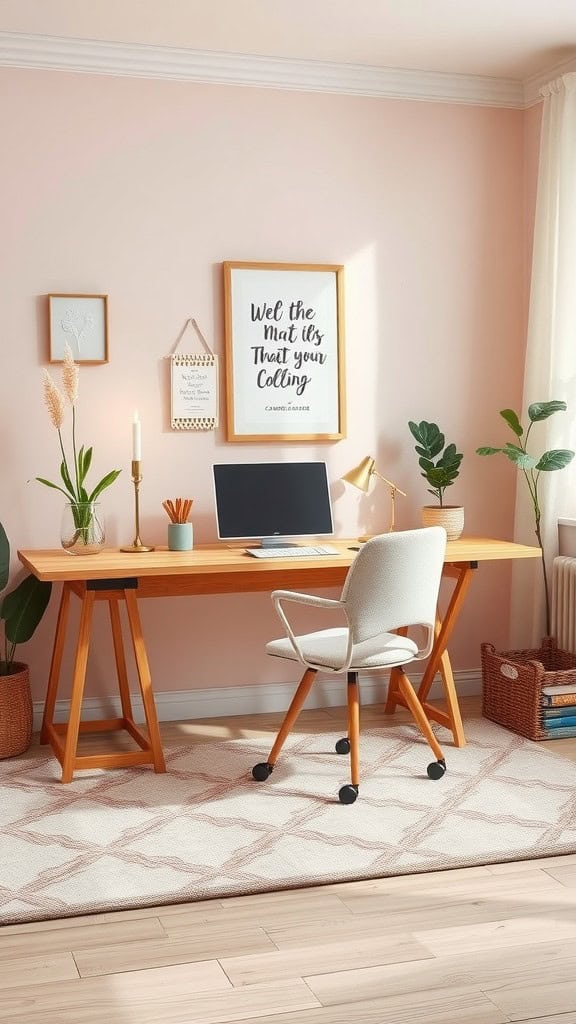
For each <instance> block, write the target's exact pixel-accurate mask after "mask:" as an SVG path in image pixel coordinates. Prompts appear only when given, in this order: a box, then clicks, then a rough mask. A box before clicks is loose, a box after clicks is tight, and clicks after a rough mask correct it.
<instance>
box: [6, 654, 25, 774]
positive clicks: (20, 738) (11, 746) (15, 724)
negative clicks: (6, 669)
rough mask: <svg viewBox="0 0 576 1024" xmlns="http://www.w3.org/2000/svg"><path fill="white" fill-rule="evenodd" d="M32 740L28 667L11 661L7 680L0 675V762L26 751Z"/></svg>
mask: <svg viewBox="0 0 576 1024" xmlns="http://www.w3.org/2000/svg"><path fill="white" fill-rule="evenodd" d="M31 739H32V695H31V693H30V677H29V674H28V666H27V665H23V664H22V662H19V661H14V662H13V663H12V671H11V674H10V675H9V676H2V675H0V758H4V757H15V756H16V755H17V754H23V753H24V751H25V750H28V747H29V746H30V741H31Z"/></svg>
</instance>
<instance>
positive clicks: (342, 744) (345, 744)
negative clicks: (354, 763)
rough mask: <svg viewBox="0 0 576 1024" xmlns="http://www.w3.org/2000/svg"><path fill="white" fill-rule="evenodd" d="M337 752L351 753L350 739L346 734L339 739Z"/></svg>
mask: <svg viewBox="0 0 576 1024" xmlns="http://www.w3.org/2000/svg"><path fill="white" fill-rule="evenodd" d="M336 753H337V754H349V753H350V740H349V739H348V737H347V736H344V737H343V739H341V740H338V742H337V743H336Z"/></svg>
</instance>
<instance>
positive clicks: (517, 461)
mask: <svg viewBox="0 0 576 1024" xmlns="http://www.w3.org/2000/svg"><path fill="white" fill-rule="evenodd" d="M565 411H566V402H559V401H551V402H533V403H532V405H529V406H528V419H529V420H530V425H529V426H528V429H527V430H526V432H524V427H523V426H522V424H521V422H520V417H519V416H518V413H516V412H514V410H513V409H501V410H500V415H501V417H502V419H503V420H505V422H506V423H507V424H508V426H509V427H510V429H511V431H512V433H513V434H514V435H515V437H516V439H517V440H516V443H512V442H510V441H508V442H507V443H506V444H505V445H504V447H503V448H493V447H491V446H484V447H482V448H477V449H476V454H477V455H497V454H498V453H501V454H502V455H505V456H506V458H508V459H510V462H513V463H514V465H515V466H517V467H518V469H520V470H521V471H522V473H523V475H524V479H525V480H526V484H527V485H528V490H529V492H530V498H531V500H532V507H533V510H534V532H535V533H536V539H537V541H538V545H539V547H540V550H541V552H542V573H543V576H544V595H545V601H546V632H547V633H548V634H549V633H550V596H549V591H548V576H547V572H546V559H545V556H544V545H543V543H542V532H541V526H540V523H541V519H542V511H541V508H540V495H539V491H538V487H539V484H540V475H541V474H542V473H552V472H553V471H554V470H557V469H564V467H565V466H567V465H568V463H570V462H572V459H573V458H574V452H573V451H571V450H570V449H569V448H554V449H551V450H550V451H547V452H544V453H543V454H542V455H531V454H530V453H529V452H528V439H529V437H530V432H531V430H532V427H533V426H534V424H535V423H540V422H541V421H542V420H547V419H548V417H549V416H552V415H553V414H554V413H556V412H565Z"/></svg>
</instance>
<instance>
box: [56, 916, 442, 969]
mask: <svg viewBox="0 0 576 1024" xmlns="http://www.w3.org/2000/svg"><path fill="white" fill-rule="evenodd" d="M73 938H74V936H71V939H73ZM419 948H422V947H419ZM267 950H271V951H273V952H275V951H276V947H275V946H274V944H273V942H272V940H271V939H269V938H268V936H267V935H266V933H265V932H264V931H263V930H262V929H261V928H251V927H243V926H242V925H235V924H228V925H227V924H226V922H225V921H224V920H223V921H222V924H221V925H218V926H217V927H214V925H213V924H212V923H208V924H204V923H198V924H196V925H192V924H189V925H188V928H187V930H186V935H185V937H184V938H181V939H171V938H170V937H169V936H167V935H166V936H165V937H164V938H163V939H146V940H144V941H142V942H140V941H135V942H130V943H122V944H121V945H109V946H98V947H97V948H92V949H82V948H81V947H77V946H76V945H74V947H73V953H74V958H75V960H76V964H77V966H78V971H79V972H80V975H81V977H83V978H88V977H92V976H95V975H98V974H116V973H118V972H119V971H139V970H143V969H147V968H152V967H167V966H169V965H170V964H183V963H194V962H197V961H201V960H217V959H220V958H222V957H229V956H231V955H233V954H238V953H240V952H241V951H242V952H243V953H244V954H250V953H252V954H254V953H265V952H266V951H267ZM263 980H267V979H263Z"/></svg>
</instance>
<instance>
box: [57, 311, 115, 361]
mask: <svg viewBox="0 0 576 1024" xmlns="http://www.w3.org/2000/svg"><path fill="white" fill-rule="evenodd" d="M48 305H49V329H50V335H49V336H50V362H51V363H61V362H63V360H64V353H65V348H66V345H67V344H68V345H69V346H70V349H71V351H72V355H73V357H74V361H75V362H76V363H93V364H95V363H107V362H108V296H107V295H49V296H48Z"/></svg>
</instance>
